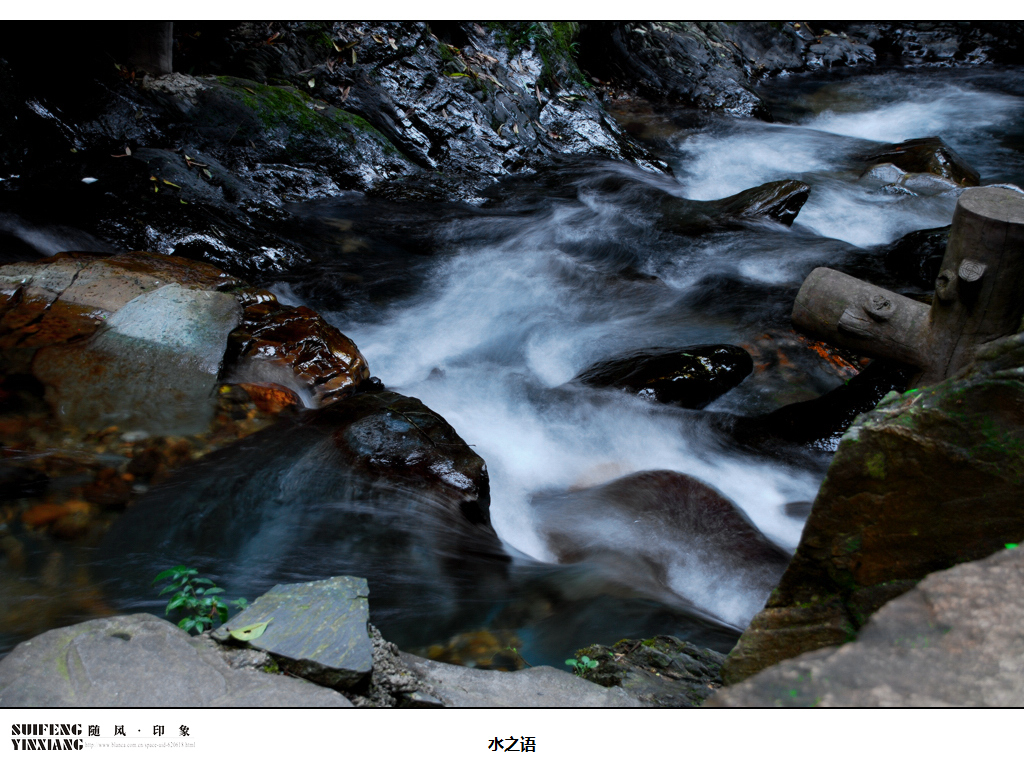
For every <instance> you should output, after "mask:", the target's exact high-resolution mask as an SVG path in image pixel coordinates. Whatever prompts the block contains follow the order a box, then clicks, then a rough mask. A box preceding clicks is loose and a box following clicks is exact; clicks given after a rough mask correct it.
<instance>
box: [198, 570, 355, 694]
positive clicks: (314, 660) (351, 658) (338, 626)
mask: <svg viewBox="0 0 1024 770" xmlns="http://www.w3.org/2000/svg"><path fill="white" fill-rule="evenodd" d="M369 592H370V591H369V588H368V586H367V584H366V581H365V580H364V579H363V578H356V577H333V578H328V579H327V580H317V581H314V582H312V583H298V584H294V585H277V586H274V587H273V588H272V589H270V590H269V591H268V592H267V593H265V594H263V596H261V597H260V598H258V599H257V600H256V601H254V602H253V603H252V605H251V606H250V607H248V608H247V609H246V610H245V611H244V612H241V613H239V614H238V615H237V616H236V617H234V618H232V619H231V621H229V622H228V623H227V624H225V625H224V626H223V627H221V628H219V629H218V630H217V631H216V632H214V638H215V639H217V640H218V641H221V642H229V641H231V631H232V630H235V629H241V628H246V627H250V626H253V625H255V624H259V623H266V624H267V626H266V630H265V631H264V632H263V634H262V635H260V636H259V637H257V638H255V639H252V640H251V641H249V642H247V644H248V646H249V647H252V648H253V649H257V650H263V651H264V652H267V653H270V654H271V655H273V656H274V657H275V658H276V659H277V661H278V663H279V664H280V666H281V668H283V669H284V670H285V671H289V672H291V673H293V674H295V675H296V676H300V677H302V678H303V679H309V680H310V681H314V682H317V683H319V684H323V685H327V686H328V687H339V686H340V687H348V686H352V685H354V684H357V683H358V682H359V681H360V680H362V679H363V678H364V677H366V676H367V675H368V674H369V673H370V671H371V670H372V669H373V643H372V642H371V640H370V634H369V631H368V630H367V627H366V623H367V621H368V620H369V616H370V611H369V605H368V603H367V596H368V595H369Z"/></svg>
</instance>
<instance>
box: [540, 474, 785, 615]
mask: <svg viewBox="0 0 1024 770" xmlns="http://www.w3.org/2000/svg"><path fill="white" fill-rule="evenodd" d="M533 507H534V511H535V512H536V517H537V522H538V531H539V533H540V535H541V536H542V537H543V539H544V542H545V543H546V545H547V547H548V549H549V550H550V551H551V552H552V553H553V554H554V556H555V557H556V559H557V560H558V561H559V563H562V564H574V563H580V562H584V563H592V564H597V565H599V566H600V568H601V569H603V570H604V571H606V572H607V573H608V574H610V575H615V576H617V577H618V579H620V580H622V581H623V582H625V583H627V584H629V585H632V586H635V587H639V588H641V589H642V590H644V591H645V592H646V593H647V594H648V595H649V596H653V597H657V598H659V599H660V600H661V601H665V602H667V603H669V604H672V603H675V604H676V605H683V606H690V607H695V608H698V609H699V610H701V611H703V612H705V613H706V614H708V615H711V616H715V613H716V610H718V609H719V608H718V607H717V606H715V605H716V603H717V600H718V599H722V598H724V597H716V596H715V591H716V589H715V588H714V587H713V586H712V587H708V586H707V581H706V578H705V579H701V580H697V581H696V584H703V585H704V586H705V588H708V589H709V590H707V592H706V593H705V595H702V596H700V597H697V596H692V597H691V596H686V595H684V594H682V593H680V591H679V589H678V586H680V585H682V584H684V583H685V579H684V578H682V577H681V576H683V575H685V574H687V573H689V572H691V571H694V572H700V573H701V574H706V571H707V570H713V571H716V572H718V571H720V572H721V575H722V576H723V578H722V581H723V585H724V584H725V583H728V584H730V585H731V586H734V587H736V590H737V591H741V592H744V593H745V595H746V596H749V597H750V599H749V601H748V602H742V601H741V602H740V604H749V605H750V606H749V607H747V606H744V607H742V608H739V609H737V608H736V607H735V606H734V607H731V608H730V610H729V612H728V613H727V614H728V615H729V617H727V618H720V619H723V620H725V621H726V622H728V623H732V624H733V625H740V624H742V623H745V622H746V619H747V618H749V617H750V615H752V614H753V612H755V611H756V609H757V607H759V606H760V601H761V599H760V597H761V596H767V594H768V592H769V591H770V590H771V588H772V587H773V586H774V585H775V584H776V582H777V580H778V577H779V575H781V573H782V571H783V570H784V569H785V567H786V564H787V563H788V562H789V555H788V554H787V553H786V552H785V551H784V550H783V549H782V548H780V547H778V546H777V545H775V544H774V543H772V542H771V541H770V540H768V538H766V537H765V536H764V535H762V534H761V533H760V532H759V531H758V529H757V528H756V527H755V526H754V525H753V524H752V523H751V522H750V520H749V519H748V518H747V516H746V515H745V514H744V513H743V512H742V511H741V510H740V509H739V508H737V507H736V505H735V504H734V503H733V502H732V501H731V500H729V499H727V498H726V497H724V496H723V495H722V494H721V493H719V492H718V491H717V490H715V489H713V488H712V487H710V486H708V485H707V484H705V483H703V482H701V481H699V480H697V479H695V478H693V477H691V476H687V475H685V474H682V473H676V472H673V471H643V472H640V473H634V474H632V475H630V476H625V477H623V478H621V479H617V480H615V481H612V482H609V483H607V484H604V485H602V486H598V487H592V488H589V489H582V490H577V491H570V492H564V493H560V494H549V495H538V496H536V497H535V498H534V500H533ZM627 533H628V534H627ZM703 590H704V589H702V591H703ZM729 590H730V591H732V589H729ZM733 598H735V597H734V595H733ZM746 612H749V613H750V615H746V616H745V617H742V616H743V615H744V613H746ZM719 617H720V616H719Z"/></svg>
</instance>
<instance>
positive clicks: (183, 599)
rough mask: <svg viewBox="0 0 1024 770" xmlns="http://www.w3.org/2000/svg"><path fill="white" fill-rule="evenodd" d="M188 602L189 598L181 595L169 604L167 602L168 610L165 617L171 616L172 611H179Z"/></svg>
mask: <svg viewBox="0 0 1024 770" xmlns="http://www.w3.org/2000/svg"><path fill="white" fill-rule="evenodd" d="M186 601H188V598H187V597H185V596H182V595H181V594H178V595H177V596H175V597H174V598H173V599H171V600H170V601H169V602H167V609H166V610H165V611H164V615H168V614H170V612H171V610H176V609H178V607H180V606H181V605H183V604H184V603H185V602H186Z"/></svg>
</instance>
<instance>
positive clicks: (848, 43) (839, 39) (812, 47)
mask: <svg viewBox="0 0 1024 770" xmlns="http://www.w3.org/2000/svg"><path fill="white" fill-rule="evenodd" d="M815 26H817V25H815ZM875 56H876V54H875V50H874V49H873V48H872V47H871V46H870V45H868V44H867V43H865V42H863V41H860V40H857V39H856V38H851V37H849V36H847V35H846V33H843V32H840V33H838V34H836V33H834V32H832V31H831V30H827V29H824V28H822V34H821V35H819V36H817V37H815V38H813V39H812V40H810V41H809V44H808V45H807V49H806V51H805V53H804V59H805V61H806V65H807V68H808V69H812V70H814V69H831V68H832V67H839V66H845V67H854V66H857V65H859V64H874V62H875Z"/></svg>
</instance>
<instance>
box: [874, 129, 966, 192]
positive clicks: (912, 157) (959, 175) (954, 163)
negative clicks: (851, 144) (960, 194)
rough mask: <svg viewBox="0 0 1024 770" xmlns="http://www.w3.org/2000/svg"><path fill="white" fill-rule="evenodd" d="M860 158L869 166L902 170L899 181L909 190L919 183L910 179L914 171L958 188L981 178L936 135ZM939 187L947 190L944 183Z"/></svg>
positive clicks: (914, 173) (914, 174)
mask: <svg viewBox="0 0 1024 770" xmlns="http://www.w3.org/2000/svg"><path fill="white" fill-rule="evenodd" d="M864 161H865V162H866V163H868V164H871V166H872V167H879V166H887V165H891V166H894V167H895V168H896V169H897V170H898V171H902V172H903V174H904V176H903V177H902V180H901V183H902V184H903V185H904V186H905V187H907V188H908V189H910V190H911V191H912V192H914V191H915V189H914V187H915V184H916V185H918V186H919V185H920V184H922V183H923V181H922V182H918V181H917V180H916V179H914V178H913V177H915V176H916V175H918V174H925V175H928V176H930V177H938V178H939V179H942V180H948V181H949V182H952V183H953V184H955V185H958V186H960V187H965V186H966V187H971V186H975V185H977V184H978V183H979V182H980V181H981V177H980V176H979V174H978V172H977V171H975V170H974V169H973V168H972V167H971V165H970V164H969V163H968V162H967V161H965V160H964V159H963V158H962V157H960V155H959V154H958V153H957V152H956V150H954V149H953V148H952V147H950V146H949V145H947V144H946V143H945V142H944V141H942V139H941V138H940V137H938V136H928V137H924V138H922V139H907V140H905V141H903V142H900V143H898V144H889V145H885V146H883V147H880V148H879V149H877V150H875V151H873V152H871V153H869V154H867V155H865V156H864ZM869 173H870V172H869ZM893 181H896V180H893ZM921 189H922V190H923V191H927V190H926V189H925V188H921ZM941 189H948V186H945V185H944V186H942V188H941ZM934 191H938V189H936V190H934Z"/></svg>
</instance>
